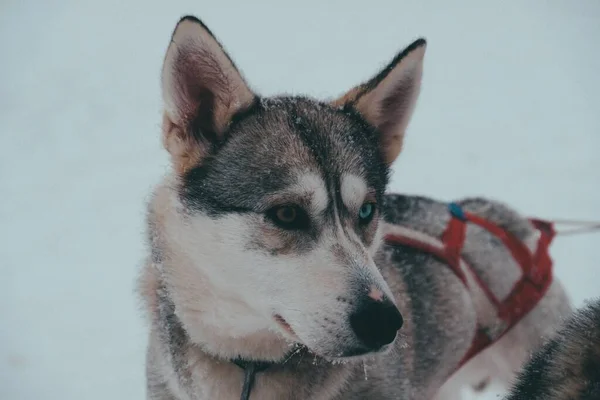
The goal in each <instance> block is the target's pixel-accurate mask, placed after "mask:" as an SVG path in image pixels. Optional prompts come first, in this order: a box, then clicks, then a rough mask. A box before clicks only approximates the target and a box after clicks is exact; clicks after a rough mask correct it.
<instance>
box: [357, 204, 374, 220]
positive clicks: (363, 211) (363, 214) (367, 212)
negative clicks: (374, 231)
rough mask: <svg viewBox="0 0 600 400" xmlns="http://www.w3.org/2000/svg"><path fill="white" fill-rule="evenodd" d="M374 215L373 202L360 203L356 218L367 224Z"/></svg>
mask: <svg viewBox="0 0 600 400" xmlns="http://www.w3.org/2000/svg"><path fill="white" fill-rule="evenodd" d="M374 215H375V204H373V203H365V204H363V205H362V207H361V208H360V210H358V218H359V219H360V222H361V223H362V224H368V223H369V222H371V220H372V219H373V216H374Z"/></svg>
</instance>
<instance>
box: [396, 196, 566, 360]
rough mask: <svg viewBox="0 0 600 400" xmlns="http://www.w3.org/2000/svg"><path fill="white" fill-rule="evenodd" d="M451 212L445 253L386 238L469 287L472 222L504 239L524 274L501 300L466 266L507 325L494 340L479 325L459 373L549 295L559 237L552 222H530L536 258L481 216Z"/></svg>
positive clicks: (453, 208)
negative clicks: (466, 254) (426, 256)
mask: <svg viewBox="0 0 600 400" xmlns="http://www.w3.org/2000/svg"><path fill="white" fill-rule="evenodd" d="M448 210H449V211H450V214H451V215H452V218H451V219H450V222H449V223H448V226H447V227H446V230H445V231H444V233H443V235H442V243H443V244H444V247H443V249H439V248H437V247H435V246H432V245H430V244H428V243H424V242H422V241H420V240H416V239H414V238H410V237H408V236H404V235H399V234H388V235H386V237H385V240H386V242H387V243H388V244H391V245H398V244H399V245H405V246H410V247H413V248H417V249H419V250H422V251H424V252H427V253H430V254H432V255H434V256H435V257H437V258H438V259H440V260H441V261H443V262H444V263H446V264H447V265H448V266H449V267H450V269H451V270H452V271H453V272H454V273H455V274H456V276H457V277H458V278H459V279H460V280H461V281H462V282H463V284H464V285H465V286H467V287H468V286H469V284H468V281H467V278H466V275H465V273H464V271H463V269H462V268H461V265H460V264H461V259H462V258H461V252H462V248H463V245H464V241H465V233H466V223H467V222H471V223H474V224H476V225H479V226H480V227H482V228H484V229H486V230H487V231H488V232H490V233H491V234H493V235H494V236H496V237H497V238H498V239H500V240H501V241H502V243H503V244H504V245H505V246H506V248H507V249H508V250H509V251H510V253H511V254H512V256H513V258H514V259H515V261H516V262H517V264H518V265H519V266H520V268H521V272H522V275H521V279H519V280H518V281H517V282H516V283H515V284H514V286H513V288H512V289H511V291H510V293H509V295H508V296H507V297H506V298H505V299H503V300H499V299H498V298H497V297H496V296H495V295H494V294H493V293H492V291H491V290H490V288H489V287H488V286H487V285H486V284H485V283H484V282H483V280H481V278H480V277H479V276H478V275H477V273H476V271H474V270H473V269H472V268H471V266H470V265H469V264H468V263H466V262H464V263H463V265H465V266H466V267H467V268H468V269H469V271H470V272H471V274H472V276H473V278H474V280H475V282H476V284H477V286H479V287H480V288H481V290H482V291H483V292H484V293H485V295H486V297H487V298H488V299H489V301H490V302H491V303H492V304H493V305H494V307H495V308H496V310H497V315H498V318H499V319H500V320H501V321H502V322H503V325H502V330H501V332H499V333H498V334H497V335H494V337H490V335H489V334H488V332H487V330H486V329H485V327H482V326H480V325H478V326H477V331H476V333H475V337H474V339H473V342H472V344H471V347H470V348H469V350H468V351H467V353H466V354H465V355H464V356H463V358H462V360H461V361H460V363H459V365H458V366H457V368H456V369H459V368H460V367H462V366H463V365H464V364H465V363H466V362H467V361H469V360H470V359H472V358H473V357H474V356H475V355H477V354H479V353H480V352H481V351H483V350H485V349H486V348H487V347H488V346H490V345H491V344H492V343H494V342H496V341H497V340H498V339H500V338H501V337H502V336H504V335H505V334H506V333H507V332H508V331H509V330H510V329H511V328H512V327H513V326H515V325H516V324H517V323H518V322H519V321H520V320H521V319H522V318H523V317H525V316H526V315H527V314H528V313H529V312H530V311H531V310H532V309H533V308H534V307H535V306H536V305H537V304H538V302H539V301H540V300H541V298H542V297H543V296H544V295H545V294H546V291H547V290H548V288H549V287H550V284H551V283H552V259H551V258H550V255H549V252H548V247H549V245H550V243H551V242H552V239H553V238H554V236H555V235H556V232H555V230H554V226H553V224H552V223H551V222H547V221H542V220H539V219H530V221H531V223H532V224H533V225H534V226H535V227H536V229H538V230H539V231H540V233H541V236H540V238H539V240H538V243H537V249H536V251H535V253H533V254H532V253H531V252H530V251H529V248H527V246H525V244H524V243H523V242H521V241H520V240H519V239H517V238H516V237H515V236H514V235H512V234H510V232H507V231H506V230H505V229H503V228H501V227H499V226H498V225H496V224H494V223H492V222H490V221H488V220H486V219H484V218H481V217H478V216H477V215H474V214H471V213H468V212H465V211H463V210H462V209H461V207H460V206H459V205H457V204H456V203H450V205H449V206H448Z"/></svg>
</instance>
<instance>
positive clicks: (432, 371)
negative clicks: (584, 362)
mask: <svg viewBox="0 0 600 400" xmlns="http://www.w3.org/2000/svg"><path fill="white" fill-rule="evenodd" d="M424 52H425V41H424V40H422V39H420V40H417V41H415V42H414V43H413V44H412V45H410V46H409V47H408V48H406V49H405V50H404V51H402V52H401V53H400V54H398V55H397V56H396V57H395V58H394V59H393V60H392V62H391V63H390V64H389V65H388V66H386V67H385V68H384V69H383V70H382V71H381V72H380V73H379V74H377V75H376V76H375V77H374V78H373V79H371V80H369V81H368V82H366V83H364V84H362V85H359V86H357V87H356V88H354V89H352V90H350V91H349V92H348V93H347V94H345V95H344V96H342V97H340V98H339V99H337V100H333V101H329V102H321V101H317V100H313V99H308V98H303V97H276V98H260V97H259V96H258V95H256V94H255V93H254V92H253V91H252V90H251V89H250V88H249V86H248V85H247V84H246V82H245V80H244V79H243V77H242V75H241V74H240V73H239V71H238V70H237V68H236V67H235V65H234V63H233V62H232V61H231V59H230V58H229V56H228V55H227V54H226V53H225V52H224V50H223V49H222V47H221V45H220V44H219V43H218V42H217V40H216V39H215V37H214V36H213V35H212V33H211V32H210V31H209V30H208V29H207V28H206V27H205V26H204V25H203V24H202V23H201V22H200V21H199V20H197V19H195V18H193V17H186V18H183V19H182V20H181V21H180V22H179V24H178V25H177V27H176V29H175V32H174V34H173V37H172V41H171V44H170V45H169V48H168V50H167V54H166V57H165V61H164V67H163V74H162V88H163V95H164V101H165V112H164V118H163V142H164V145H165V147H166V149H167V150H168V152H169V153H170V155H171V159H172V164H173V169H172V173H170V174H169V175H168V176H167V177H165V179H164V180H163V182H162V183H161V184H160V185H158V187H157V188H156V189H155V191H154V194H153V197H152V200H151V201H150V203H149V207H148V233H149V237H148V239H149V246H150V250H151V251H150V255H149V257H148V259H147V262H146V264H145V267H144V268H143V270H142V274H141V278H140V286H139V290H140V293H141V294H142V296H143V298H144V301H145V305H146V306H147V310H148V312H149V315H150V320H151V328H150V337H149V348H148V356H147V377H148V398H149V399H153V400H174V399H182V400H183V399H186V400H191V399H223V400H227V399H238V398H239V396H240V393H241V390H242V383H243V371H242V370H241V369H240V368H239V367H238V366H236V365H235V364H233V363H232V362H231V360H232V359H234V358H238V357H241V358H244V359H247V360H263V361H275V362H278V364H276V365H274V366H273V367H271V368H269V369H267V370H266V371H264V372H261V373H260V374H259V375H258V376H257V380H256V384H255V387H254V389H253V390H252V394H251V399H265V400H269V399H314V400H319V399H362V398H369V399H374V400H376V399H397V398H403V399H419V400H421V399H428V398H432V397H433V396H435V394H436V392H437V391H438V388H440V386H442V384H443V383H444V382H445V381H446V380H447V379H448V377H449V375H450V374H451V372H452V371H453V370H454V368H455V367H456V365H457V363H458V362H459V360H460V359H461V358H462V356H463V354H464V353H465V352H466V350H467V348H468V346H469V345H470V343H471V339H472V338H473V335H474V329H475V326H476V322H477V321H479V322H480V323H483V324H486V325H487V326H493V324H494V323H495V322H497V321H495V319H494V314H493V313H492V310H491V309H490V307H489V304H487V302H486V301H485V299H484V297H483V296H482V294H481V293H478V292H477V291H468V290H467V289H466V288H465V286H464V285H463V284H462V283H461V281H460V280H459V279H458V278H457V277H456V276H455V275H454V273H453V272H451V270H450V269H449V268H448V267H447V266H446V265H444V264H443V263H441V262H440V261H439V260H437V259H436V258H434V257H433V256H431V255H429V254H425V253H422V252H420V251H417V250H415V249H412V248H407V247H403V246H395V247H391V246H389V245H385V244H383V243H382V240H381V238H382V235H383V233H384V232H385V231H386V230H394V229H404V230H408V231H410V232H412V233H413V234H415V235H422V236H423V237H425V238H428V239H429V240H432V241H437V240H439V238H440V236H441V233H442V230H443V229H444V227H445V224H446V223H447V222H448V220H449V215H448V213H447V210H446V207H445V205H444V204H443V203H441V202H437V201H434V200H430V199H425V198H419V197H408V196H398V195H385V188H386V184H387V182H388V173H389V169H390V165H391V163H392V162H393V161H394V160H395V159H396V157H397V156H398V154H399V153H400V150H401V148H402V138H403V135H404V132H405V130H406V128H407V126H408V123H409V120H410V117H411V114H412V111H413V108H414V105H415V103H416V101H417V97H418V93H419V88H420V83H421V74H422V64H423V56H424ZM460 203H461V204H462V206H463V207H464V208H465V209H467V210H469V211H471V212H473V213H476V214H479V215H482V216H483V217H485V218H488V219H490V220H491V221H493V222H496V223H498V224H500V225H501V226H503V227H504V228H505V229H507V230H508V231H510V232H512V233H513V234H515V235H516V236H517V237H519V238H520V239H521V240H523V241H524V242H525V243H527V244H529V245H530V246H533V245H534V243H535V241H536V239H537V236H536V234H537V232H536V231H535V229H534V228H533V227H532V226H531V224H530V223H529V222H528V221H527V220H526V219H525V218H523V217H521V216H519V215H518V214H517V213H515V212H514V211H512V210H511V209H509V208H507V207H505V206H504V205H502V204H499V203H496V202H493V201H489V200H484V199H470V200H464V201H462V202H460ZM365 204H371V205H373V207H374V210H375V211H374V217H372V218H370V219H369V218H365V219H359V218H358V215H359V213H362V212H363V211H362V210H363V206H364V205H365ZM282 205H284V206H287V205H294V206H295V207H297V208H295V210H298V213H300V214H298V215H301V216H302V218H300V219H297V220H295V221H304V223H303V224H302V226H300V225H298V226H296V228H294V229H288V228H289V227H288V228H284V227H282V225H281V220H280V219H277V218H279V214H276V215H277V218H275V217H274V213H277V210H279V208H277V207H280V206H282ZM274 210H275V211H274ZM370 215H373V214H370ZM277 221H279V222H277ZM298 223H299V222H298ZM463 255H464V257H465V259H466V260H467V261H468V262H469V263H471V264H472V266H473V267H474V268H475V269H476V270H477V271H478V272H479V273H480V274H481V276H482V277H483V279H484V280H485V282H486V283H487V284H489V285H490V287H491V289H492V291H493V292H494V293H495V294H496V295H497V296H500V297H502V296H504V295H506V294H507V291H508V290H509V288H510V286H511V285H512V283H513V282H514V281H515V280H517V279H518V278H519V268H518V266H517V265H516V264H515V263H514V261H513V260H512V258H511V257H510V254H509V252H508V251H507V249H505V248H504V247H503V246H502V245H501V243H499V242H498V240H497V239H495V238H494V237H492V236H491V235H490V234H488V233H487V232H485V231H483V230H482V229H480V228H478V227H476V226H470V227H469V228H468V231H467V239H466V243H465V248H464V254H463ZM388 303H389V304H390V305H392V308H393V309H394V310H395V309H396V307H397V309H398V310H400V311H401V313H402V316H403V318H404V321H405V323H404V326H403V327H402V329H401V330H400V334H399V335H398V337H397V338H396V340H395V341H394V342H393V344H390V345H383V346H367V345H366V344H365V343H366V342H365V341H364V340H363V339H362V337H363V336H359V334H358V333H357V332H358V331H357V329H356V326H355V325H353V324H352V322H351V320H352V317H353V316H355V315H356V314H357V313H358V312H359V311H360V310H364V309H365V307H367V305H368V304H371V305H372V304H376V306H377V307H378V306H379V304H388ZM393 304H395V307H394V305H393ZM392 308H388V310H392ZM569 310H570V307H569V302H568V299H567V298H566V296H565V294H564V292H563V290H562V288H561V286H560V284H559V282H554V283H553V285H552V286H551V288H550V290H549V292H548V294H547V295H546V296H545V298H544V299H543V300H542V302H541V303H540V304H539V306H538V307H537V308H536V309H535V310H534V311H533V312H531V313H530V314H529V315H528V316H527V317H526V318H525V320H523V321H522V322H521V323H520V324H519V325H518V326H517V327H516V328H515V329H514V330H512V331H511V332H510V333H509V334H508V335H506V336H505V337H504V338H503V339H502V340H501V342H500V343H498V344H497V346H495V347H494V348H492V349H490V350H489V351H487V352H485V353H483V354H482V355H481V356H480V357H478V358H477V359H476V360H474V361H473V362H472V363H470V364H468V365H467V366H466V367H465V370H467V369H468V368H469V367H472V366H473V365H476V366H477V368H476V370H477V371H478V372H483V373H484V375H481V376H480V375H473V374H468V375H467V377H468V379H470V381H468V383H476V382H478V381H480V380H482V379H484V378H486V377H487V376H488V375H489V374H494V375H496V376H499V377H500V379H502V380H504V381H505V382H507V381H508V380H509V379H510V376H511V375H510V374H511V373H512V371H514V370H516V369H517V368H518V366H519V365H520V363H521V362H522V361H523V360H524V357H525V356H526V354H527V353H528V352H529V351H530V350H531V349H533V348H535V347H536V346H538V345H539V343H540V341H541V338H543V337H545V336H548V335H550V333H551V332H552V330H553V327H554V326H555V325H556V324H557V322H558V320H559V318H560V316H561V315H564V314H565V313H567V312H568V311H569ZM386 312H387V311H386ZM389 312H393V311H389ZM386 321H387V320H386V319H385V318H380V320H378V321H376V324H381V325H382V326H384V325H385V324H386V323H387V322H386ZM376 324H375V328H377V329H375V330H374V331H373V332H371V334H377V332H378V331H379V327H378V326H377V325H376ZM397 327H398V326H395V327H392V328H393V332H395V329H397ZM386 329H388V330H389V329H391V328H389V327H388V328H386ZM299 344H300V345H302V346H303V348H304V349H308V350H306V351H304V350H303V351H298V352H294V351H293V350H294V349H296V348H297V346H298V345H299ZM493 355H495V356H497V357H496V358H495V360H494V362H490V359H494V357H492V356H493ZM497 360H501V361H502V362H496V361H497ZM492 366H495V367H494V368H497V369H494V368H491V367H492ZM498 371H501V372H502V373H501V374H499V373H498ZM486 374H488V375H486ZM459 375H460V374H459ZM463 380H464V378H463V377H461V376H457V377H455V378H454V379H453V380H452V381H451V384H449V385H450V386H452V385H454V384H453V383H452V382H456V381H463ZM445 387H446V388H448V385H446V386H445ZM445 390H453V389H452V388H449V389H445Z"/></svg>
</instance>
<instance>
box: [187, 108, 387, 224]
mask: <svg viewBox="0 0 600 400" xmlns="http://www.w3.org/2000/svg"><path fill="white" fill-rule="evenodd" d="M377 136H378V135H377V132H376V131H375V129H374V128H373V127H371V126H370V125H369V124H367V123H366V122H365V121H364V120H363V119H362V118H361V117H360V115H359V114H358V113H357V112H355V111H353V110H351V109H339V108H334V107H332V106H330V105H328V104H325V103H319V102H316V101H313V100H310V99H306V98H301V97H282V98H276V99H262V100H258V99H257V100H256V101H255V102H254V103H253V104H252V105H251V106H250V107H248V108H247V109H245V110H243V111H241V112H239V113H238V114H236V115H235V116H234V118H233V120H232V122H231V124H230V126H229V128H228V130H227V131H226V132H224V133H222V134H221V135H220V137H221V139H218V140H217V139H214V143H213V144H212V147H211V152H210V155H209V156H208V157H206V158H205V159H203V160H202V161H201V164H200V165H198V166H196V167H195V168H192V169H191V170H190V171H188V172H187V173H186V174H185V176H183V184H182V185H181V188H180V196H181V198H182V200H183V202H184V204H185V205H186V206H187V207H188V208H189V209H190V210H191V211H192V212H194V210H195V211H199V212H202V213H205V214H208V215H209V216H211V217H218V216H220V215H224V214H227V213H247V212H258V213H263V212H265V211H266V210H263V209H260V205H261V204H264V201H265V198H267V197H268V196H269V195H271V194H273V193H275V192H277V191H280V190H282V189H284V188H286V187H288V186H290V185H292V184H293V183H294V179H295V178H296V176H295V175H294V174H296V173H298V172H299V171H301V170H302V169H311V168H312V169H314V168H316V169H317V171H316V172H317V173H318V174H319V175H321V176H322V177H323V179H324V182H325V184H326V185H327V190H328V192H329V193H330V195H331V196H332V197H333V199H334V201H335V202H336V205H337V207H336V208H337V211H338V212H340V213H342V214H343V213H345V212H346V211H345V207H344V206H343V203H342V200H341V194H340V187H339V185H340V179H341V177H342V175H343V174H344V173H354V174H359V175H362V176H364V177H365V179H366V181H367V184H368V185H369V186H370V187H371V188H373V189H374V190H375V195H376V198H377V201H381V200H382V197H383V193H384V190H385V186H386V185H387V182H388V173H389V169H388V166H387V165H386V164H385V163H384V161H383V157H382V155H381V154H380V151H379V146H378V143H377ZM291 141H295V142H296V143H297V145H296V147H293V146H290V142H291ZM298 146H301V147H302V148H303V149H304V150H298ZM302 152H304V153H306V154H308V155H309V158H310V160H308V161H307V160H306V159H300V158H302V157H306V155H304V156H303V155H302V154H299V153H302ZM332 207H333V205H332V204H330V209H329V210H327V214H329V215H330V216H333V214H332V213H333V208H332ZM352 217H353V218H355V217H356V216H354V215H353V216H352Z"/></svg>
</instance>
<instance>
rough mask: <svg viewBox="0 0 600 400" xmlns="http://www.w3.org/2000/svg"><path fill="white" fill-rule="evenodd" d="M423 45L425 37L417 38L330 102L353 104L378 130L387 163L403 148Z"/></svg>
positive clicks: (418, 84) (418, 81) (417, 88)
mask: <svg viewBox="0 0 600 400" xmlns="http://www.w3.org/2000/svg"><path fill="white" fill-rule="evenodd" d="M425 47H426V41H425V39H418V40H416V41H415V42H413V43H412V44H411V45H410V46H408V47H407V48H406V49H404V50H403V51H402V52H401V53H399V54H398V55H397V56H396V57H395V58H394V59H393V60H392V62H390V63H389V64H388V65H387V66H386V67H385V68H384V69H383V70H382V71H381V72H380V73H379V74H377V75H376V76H375V77H373V78H372V79H371V80H369V81H368V82H365V83H363V84H361V85H359V86H356V87H355V88H353V89H352V90H350V91H349V92H347V93H346V94H344V95H343V96H342V97H340V98H338V99H337V100H335V101H334V102H333V104H334V105H335V106H342V107H343V106H350V107H354V108H355V109H356V110H357V111H358V112H359V113H360V114H361V115H362V116H363V118H365V119H366V120H367V122H369V123H370V124H372V125H373V126H375V127H376V128H377V129H378V130H379V132H380V134H381V135H382V136H381V138H380V143H379V145H380V148H381V152H382V155H383V158H384V160H385V162H386V163H387V164H388V165H389V164H391V163H392V162H393V161H394V160H395V159H396V157H398V154H400V151H401V150H402V141H403V138H404V132H405V130H406V127H407V126H408V123H409V122H410V118H411V116H412V113H413V110H414V107H415V104H416V102H417V98H418V97H419V92H420V89H421V76H422V74H423V57H424V56H425Z"/></svg>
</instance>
